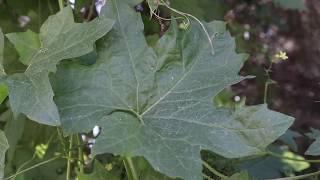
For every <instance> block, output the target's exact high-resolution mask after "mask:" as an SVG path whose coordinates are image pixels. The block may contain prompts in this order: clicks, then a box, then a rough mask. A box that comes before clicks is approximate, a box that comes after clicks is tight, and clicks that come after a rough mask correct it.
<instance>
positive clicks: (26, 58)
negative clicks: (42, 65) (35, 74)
mask: <svg viewBox="0 0 320 180" xmlns="http://www.w3.org/2000/svg"><path fill="white" fill-rule="evenodd" d="M6 37H7V38H8V39H9V41H10V42H11V43H12V44H13V45H14V46H15V48H16V49H17V51H18V52H19V54H20V61H21V62H22V63H23V64H25V65H29V63H30V60H31V59H32V57H33V56H34V55H35V54H36V53H37V52H38V50H39V48H40V39H39V36H38V34H37V33H35V32H33V31H30V30H28V31H26V32H22V33H10V34H7V35H6Z"/></svg>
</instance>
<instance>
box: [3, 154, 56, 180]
mask: <svg viewBox="0 0 320 180" xmlns="http://www.w3.org/2000/svg"><path fill="white" fill-rule="evenodd" d="M58 158H60V157H53V158H51V159H48V160H46V161H43V162H40V163H38V164H35V165H33V166H31V167H29V168H26V169H24V170H21V171H19V172H18V173H16V174H14V175H11V176H9V177H6V178H5V180H9V179H12V178H15V177H17V176H18V175H20V174H23V173H25V172H27V171H30V170H32V169H34V168H37V167H39V166H42V165H44V164H47V163H50V162H52V161H54V160H56V159H58Z"/></svg>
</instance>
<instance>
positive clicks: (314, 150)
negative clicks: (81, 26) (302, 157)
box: [305, 128, 320, 156]
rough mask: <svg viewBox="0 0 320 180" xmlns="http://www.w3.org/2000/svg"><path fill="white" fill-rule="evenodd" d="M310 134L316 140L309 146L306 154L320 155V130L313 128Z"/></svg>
mask: <svg viewBox="0 0 320 180" xmlns="http://www.w3.org/2000/svg"><path fill="white" fill-rule="evenodd" d="M308 136H309V137H310V138H311V139H315V141H314V142H313V143H312V144H311V145H310V146H309V148H308V150H307V151H306V153H305V154H306V155H311V156H318V155H320V131H319V130H317V129H313V128H312V129H311V133H309V134H308Z"/></svg>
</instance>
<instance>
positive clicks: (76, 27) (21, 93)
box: [7, 7, 113, 125]
mask: <svg viewBox="0 0 320 180" xmlns="http://www.w3.org/2000/svg"><path fill="white" fill-rule="evenodd" d="M112 25H113V21H112V20H109V19H106V18H98V19H95V20H94V21H91V22H89V23H82V24H80V23H74V21H73V15H72V10H71V8H70V7H66V8H64V9H63V10H62V11H60V12H59V13H57V14H56V15H54V16H51V17H49V19H48V20H47V21H46V22H45V23H44V24H43V25H42V27H41V30H40V40H41V45H42V46H41V48H40V49H38V50H37V53H35V54H33V55H32V59H31V60H30V63H29V66H28V68H27V70H26V71H25V73H23V74H22V73H20V74H14V75H12V76H10V77H9V78H8V80H7V83H8V86H9V97H10V103H11V107H12V110H13V112H14V113H15V114H18V113H23V114H25V115H27V116H28V117H29V118H30V119H32V120H34V121H37V122H39V123H43V124H48V125H59V124H60V120H59V114H58V111H57V108H56V105H55V104H54V102H53V92H52V89H51V85H50V82H49V78H48V74H49V73H50V72H55V69H56V64H57V63H58V62H59V61H61V60H63V59H69V58H74V57H78V56H82V55H85V54H87V53H89V52H91V51H92V50H93V44H94V42H95V41H96V40H97V39H99V38H101V37H102V36H104V35H105V34H106V33H107V32H108V31H109V30H110V29H111V27H112ZM11 36H13V35H12V34H11Z"/></svg>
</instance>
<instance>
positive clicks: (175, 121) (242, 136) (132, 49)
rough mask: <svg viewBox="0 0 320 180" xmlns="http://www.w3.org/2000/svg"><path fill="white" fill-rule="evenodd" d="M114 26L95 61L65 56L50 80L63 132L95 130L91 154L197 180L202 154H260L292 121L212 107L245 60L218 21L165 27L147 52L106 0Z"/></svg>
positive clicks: (130, 16)
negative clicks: (140, 160)
mask: <svg viewBox="0 0 320 180" xmlns="http://www.w3.org/2000/svg"><path fill="white" fill-rule="evenodd" d="M103 16H105V17H107V18H110V19H116V23H115V25H114V27H113V29H112V30H111V32H110V33H108V35H107V36H105V37H104V38H103V39H101V41H99V43H98V44H97V52H98V60H97V62H96V63H95V64H94V65H92V66H84V65H81V64H80V63H75V62H66V63H64V64H62V66H60V67H59V68H58V72H57V73H56V75H55V77H54V78H53V79H52V83H53V84H54V91H55V93H56V97H55V102H56V103H57V105H58V107H59V111H60V115H61V121H62V126H63V128H64V131H65V132H66V133H69V134H71V133H76V132H84V131H89V130H90V129H92V127H93V126H95V125H99V126H101V127H102V133H101V135H100V136H99V138H98V139H97V142H96V144H95V146H94V150H93V151H94V152H93V153H94V154H102V153H106V152H109V153H114V154H122V155H127V156H144V157H145V158H146V159H147V160H148V161H149V162H150V164H151V165H152V166H153V167H154V169H155V170H157V171H160V172H162V173H165V174H166V175H168V176H171V177H182V178H184V179H187V180H189V179H190V180H191V179H192V180H193V179H202V173H201V169H202V165H201V164H202V163H201V157H200V151H201V150H203V149H207V150H211V151H213V152H215V153H217V154H219V155H223V156H225V157H228V158H237V157H243V156H249V155H253V154H257V153H260V152H261V150H263V149H264V148H265V147H266V146H267V145H268V144H270V143H271V142H273V141H274V140H275V139H277V138H278V137H279V136H280V135H282V134H283V133H284V132H285V131H286V129H287V128H288V127H289V126H290V125H291V123H292V120H293V119H292V118H291V117H288V116H286V115H283V114H280V113H277V112H273V111H270V110H268V108H267V106H266V105H260V106H254V107H244V108H241V109H239V110H237V111H236V112H234V113H233V112H231V111H229V110H227V109H222V108H218V107H216V106H214V105H213V97H214V96H215V95H217V94H218V93H219V92H220V91H221V90H222V89H224V88H225V87H226V86H229V85H231V84H234V83H236V82H239V81H240V80H242V79H243V77H240V76H238V74H237V72H238V71H239V69H240V68H241V66H242V63H243V60H244V58H245V57H246V55H244V54H237V53H236V52H235V42H234V39H233V38H232V37H231V36H230V34H229V33H228V32H226V28H225V24H224V23H222V22H217V21H216V22H211V23H204V25H205V27H206V28H207V30H208V32H209V33H210V35H212V38H213V40H214V48H215V54H212V51H211V47H210V45H209V42H208V39H207V37H206V35H205V34H204V33H203V29H202V28H201V26H200V25H199V24H197V23H195V22H192V23H191V26H190V29H188V30H186V31H182V30H178V28H177V25H176V23H175V22H174V21H172V23H171V28H170V30H169V32H167V33H166V34H165V35H164V36H163V37H162V38H161V39H160V40H159V42H158V44H157V45H156V46H155V47H154V48H151V47H149V46H148V45H147V43H146V40H145V37H144V34H143V23H142V21H141V17H140V15H139V14H138V13H136V12H135V11H134V8H133V6H132V5H131V4H130V1H129V0H121V1H120V0H110V1H108V5H107V10H106V11H105V13H104V15H103Z"/></svg>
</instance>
